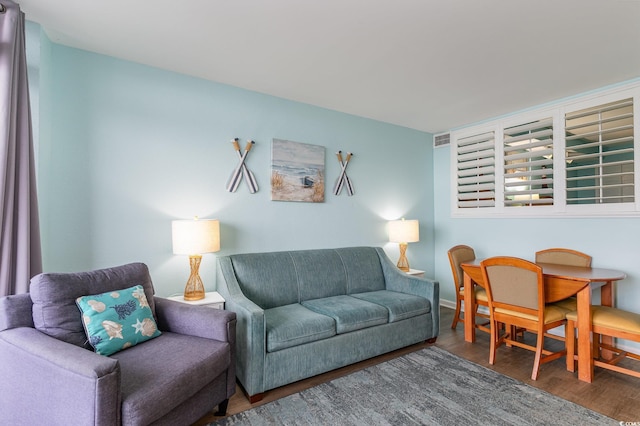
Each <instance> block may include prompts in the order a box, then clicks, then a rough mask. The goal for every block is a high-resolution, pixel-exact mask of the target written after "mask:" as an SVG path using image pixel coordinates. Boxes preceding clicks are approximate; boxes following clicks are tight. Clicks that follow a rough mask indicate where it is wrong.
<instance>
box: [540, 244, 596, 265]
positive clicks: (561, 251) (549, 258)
mask: <svg viewBox="0 0 640 426" xmlns="http://www.w3.org/2000/svg"><path fill="white" fill-rule="evenodd" d="M536 263H553V264H555V265H568V266H583V267H585V268H589V267H591V256H589V255H588V254H585V253H582V252H579V251H576V250H571V249H566V248H550V249H546V250H540V251H539V252H536Z"/></svg>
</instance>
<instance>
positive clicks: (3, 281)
mask: <svg viewBox="0 0 640 426" xmlns="http://www.w3.org/2000/svg"><path fill="white" fill-rule="evenodd" d="M0 4H1V5H2V6H0V208H1V210H0V215H1V217H0V219H1V222H0V296H6V295H10V294H18V293H26V292H27V291H28V290H29V281H30V279H31V277H32V276H33V275H35V274H38V273H40V272H42V254H41V248H40V228H39V224H38V202H37V197H36V180H35V164H34V153H33V136H32V132H31V109H30V106H29V87H28V84H27V59H26V54H25V24H24V21H25V18H24V13H22V11H21V10H20V7H19V6H18V5H17V4H16V3H14V2H12V1H10V0H0Z"/></svg>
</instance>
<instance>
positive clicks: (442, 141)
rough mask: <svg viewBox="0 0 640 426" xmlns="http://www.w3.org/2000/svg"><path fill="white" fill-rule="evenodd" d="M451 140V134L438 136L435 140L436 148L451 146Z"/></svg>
mask: <svg viewBox="0 0 640 426" xmlns="http://www.w3.org/2000/svg"><path fill="white" fill-rule="evenodd" d="M450 138H451V134H449V133H443V134H441V135H436V136H435V138H434V139H433V146H434V148H437V147H439V146H444V145H449V142H450Z"/></svg>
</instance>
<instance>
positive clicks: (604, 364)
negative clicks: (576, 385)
mask: <svg viewBox="0 0 640 426" xmlns="http://www.w3.org/2000/svg"><path fill="white" fill-rule="evenodd" d="M566 317H567V324H566V328H565V335H566V346H567V370H569V371H572V372H573V371H575V361H576V349H575V347H576V334H575V328H576V322H577V320H578V313H577V312H576V311H571V312H569V313H567V314H566ZM591 323H592V330H593V340H592V344H593V349H592V353H593V356H594V360H593V365H595V366H597V367H601V368H605V369H607V370H612V371H617V372H619V373H623V374H628V375H630V376H634V377H638V378H640V371H637V370H632V369H630V368H625V367H621V366H619V365H618V363H619V362H620V361H621V360H623V359H625V358H632V359H635V360H639V361H640V354H637V353H633V352H629V351H628V350H623V349H620V348H619V347H616V346H613V345H609V344H606V343H604V342H603V341H602V336H611V337H614V338H617V339H623V340H630V341H633V342H640V314H637V313H635V312H629V311H625V310H622V309H618V308H612V307H610V306H599V305H598V306H592V307H591ZM603 349H604V350H607V351H611V352H613V353H614V354H615V356H614V357H612V358H611V359H610V360H605V359H603V358H602V356H601V351H602V350H603Z"/></svg>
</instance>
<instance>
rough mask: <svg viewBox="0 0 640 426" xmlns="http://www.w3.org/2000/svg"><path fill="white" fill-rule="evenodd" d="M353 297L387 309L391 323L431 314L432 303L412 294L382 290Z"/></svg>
mask: <svg viewBox="0 0 640 426" xmlns="http://www.w3.org/2000/svg"><path fill="white" fill-rule="evenodd" d="M351 296H353V297H355V298H358V299H361V300H366V301H367V302H371V303H375V304H376V305H380V306H384V307H385V308H387V310H388V311H389V322H396V321H402V320H404V319H407V318H411V317H416V316H418V315H424V314H427V313H429V312H431V303H430V302H429V301H428V300H427V299H425V298H424V297H420V296H414V295H412V294H406V293H399V292H397V291H388V290H380V291H369V292H366V293H358V294H352V295H351Z"/></svg>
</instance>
